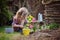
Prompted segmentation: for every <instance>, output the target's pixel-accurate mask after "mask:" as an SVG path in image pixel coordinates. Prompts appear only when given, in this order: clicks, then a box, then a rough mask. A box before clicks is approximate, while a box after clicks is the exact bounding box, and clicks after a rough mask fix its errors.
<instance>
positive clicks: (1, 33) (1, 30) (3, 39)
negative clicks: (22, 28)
mask: <svg viewBox="0 0 60 40" xmlns="http://www.w3.org/2000/svg"><path fill="white" fill-rule="evenodd" d="M9 27H11V26H2V27H0V40H12V37H13V36H16V35H17V34H19V35H20V33H17V32H13V33H5V28H9Z"/></svg>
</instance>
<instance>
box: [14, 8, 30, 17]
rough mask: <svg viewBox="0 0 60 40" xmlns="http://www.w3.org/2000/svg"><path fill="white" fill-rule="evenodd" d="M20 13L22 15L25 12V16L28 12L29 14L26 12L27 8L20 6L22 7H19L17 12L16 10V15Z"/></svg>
mask: <svg viewBox="0 0 60 40" xmlns="http://www.w3.org/2000/svg"><path fill="white" fill-rule="evenodd" d="M21 13H22V15H23V14H25V15H26V16H28V14H29V12H28V10H27V8H25V7H22V8H20V9H19V10H18V11H17V12H16V15H15V16H16V17H17V16H18V15H19V14H21ZM22 15H21V16H22Z"/></svg>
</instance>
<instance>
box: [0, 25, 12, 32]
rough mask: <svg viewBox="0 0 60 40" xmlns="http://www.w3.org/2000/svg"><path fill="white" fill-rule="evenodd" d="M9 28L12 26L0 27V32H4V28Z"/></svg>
mask: <svg viewBox="0 0 60 40" xmlns="http://www.w3.org/2000/svg"><path fill="white" fill-rule="evenodd" d="M9 27H12V26H1V27H0V32H4V31H5V28H9Z"/></svg>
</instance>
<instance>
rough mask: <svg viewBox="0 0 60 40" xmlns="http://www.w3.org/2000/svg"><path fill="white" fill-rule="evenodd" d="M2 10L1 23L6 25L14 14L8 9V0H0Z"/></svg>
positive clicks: (0, 12) (0, 14) (0, 13)
mask: <svg viewBox="0 0 60 40" xmlns="http://www.w3.org/2000/svg"><path fill="white" fill-rule="evenodd" d="M0 10H1V11H0V25H5V24H6V23H7V22H8V21H10V20H11V18H12V15H13V13H12V12H10V11H9V9H8V6H7V0H0Z"/></svg>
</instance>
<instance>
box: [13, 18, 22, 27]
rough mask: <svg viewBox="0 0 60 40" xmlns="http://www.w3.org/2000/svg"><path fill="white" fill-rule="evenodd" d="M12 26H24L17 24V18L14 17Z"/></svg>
mask: <svg viewBox="0 0 60 40" xmlns="http://www.w3.org/2000/svg"><path fill="white" fill-rule="evenodd" d="M12 27H20V28H23V25H19V24H16V19H14V18H13V23H12Z"/></svg>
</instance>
